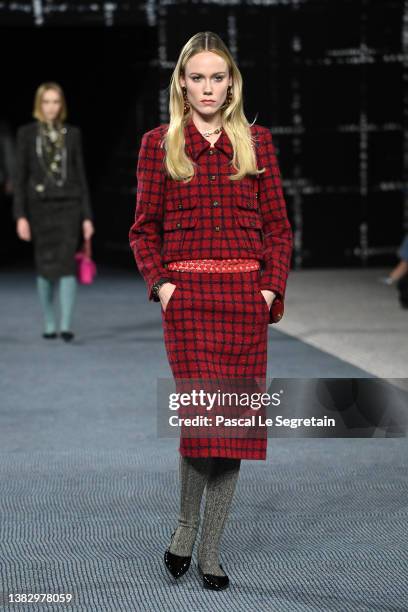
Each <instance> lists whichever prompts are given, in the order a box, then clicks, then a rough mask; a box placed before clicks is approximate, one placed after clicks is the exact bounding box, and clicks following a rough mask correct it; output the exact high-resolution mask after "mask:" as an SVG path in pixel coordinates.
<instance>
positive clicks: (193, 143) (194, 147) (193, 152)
mask: <svg viewBox="0 0 408 612" xmlns="http://www.w3.org/2000/svg"><path fill="white" fill-rule="evenodd" d="M184 135H185V140H186V148H188V150H189V154H190V156H191V157H192V159H194V160H196V159H197V158H198V157H199V155H200V154H201V153H203V152H204V151H207V150H208V149H209V148H210V146H211V143H210V142H209V141H208V140H206V138H204V136H203V135H202V134H201V133H200V132H199V131H198V129H197V128H196V126H195V123H194V121H193V120H192V118H190V120H189V121H188V123H187V124H186V126H185V128H184ZM214 147H215V148H216V149H218V150H219V151H222V152H223V153H225V155H227V157H229V158H230V159H232V155H233V149H232V144H231V141H230V139H229V138H228V136H227V133H226V132H225V131H224V130H222V131H221V134H220V136H219V137H218V139H217V141H216V142H215V143H214Z"/></svg>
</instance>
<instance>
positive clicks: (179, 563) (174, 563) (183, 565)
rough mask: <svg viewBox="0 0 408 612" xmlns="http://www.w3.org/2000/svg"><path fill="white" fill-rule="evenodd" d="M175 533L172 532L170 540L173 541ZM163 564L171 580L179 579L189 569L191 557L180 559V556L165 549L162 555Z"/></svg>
mask: <svg viewBox="0 0 408 612" xmlns="http://www.w3.org/2000/svg"><path fill="white" fill-rule="evenodd" d="M175 533H176V532H175V531H173V533H172V534H171V539H173V536H174V534H175ZM164 563H165V565H166V567H167V569H168V570H169V572H170V574H171V575H172V576H173V578H181V576H183V575H184V574H185V573H186V572H187V571H188V569H189V568H190V563H191V556H190V557H182V556H181V555H175V554H174V553H172V552H170V550H169V548H167V550H166V552H165V553H164Z"/></svg>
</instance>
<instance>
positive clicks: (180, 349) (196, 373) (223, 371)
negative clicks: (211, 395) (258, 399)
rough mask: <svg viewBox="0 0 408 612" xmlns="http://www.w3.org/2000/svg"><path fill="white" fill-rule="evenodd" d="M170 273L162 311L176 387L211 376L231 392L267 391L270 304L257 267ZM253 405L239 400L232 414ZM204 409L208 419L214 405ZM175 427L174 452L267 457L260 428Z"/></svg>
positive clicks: (184, 412)
mask: <svg viewBox="0 0 408 612" xmlns="http://www.w3.org/2000/svg"><path fill="white" fill-rule="evenodd" d="M172 280H173V282H174V284H175V286H176V287H175V289H174V290H173V292H172V294H171V296H170V299H169V300H168V302H167V305H166V310H163V308H162V311H161V313H162V322H163V335H164V342H165V346H166V352H167V356H168V360H169V365H170V367H171V370H172V374H173V377H174V380H175V382H176V389H177V391H178V392H180V393H186V392H188V391H189V390H190V388H196V389H197V391H199V390H201V389H202V390H204V392H205V391H206V390H207V389H208V388H207V387H206V385H207V383H208V384H210V388H209V390H215V389H217V387H218V381H220V388H221V389H223V390H225V386H224V385H225V381H226V380H228V381H230V384H231V387H229V389H230V390H231V391H234V392H237V393H243V392H248V393H251V394H252V393H254V392H255V393H266V383H265V381H266V366H267V350H268V320H269V307H268V304H267V302H266V300H265V298H264V297H263V295H262V293H261V291H260V289H259V288H258V286H259V281H260V270H250V271H247V272H212V273H211V274H203V273H202V272H196V271H185V270H184V271H173V272H172ZM195 383H197V386H196V387H195V386H194V385H195ZM190 385H191V387H190ZM242 386H243V388H242ZM253 412H254V411H253V410H251V409H250V408H248V407H247V406H246V407H244V408H243V409H242V410H240V411H239V412H238V415H239V416H250V414H251V413H253ZM259 412H262V411H258V413H259ZM220 413H221V414H222V415H223V416H224V417H226V418H229V417H232V418H233V417H234V416H237V408H236V406H234V407H232V408H231V407H229V406H225V407H222V408H221V410H220V411H219V412H218V414H220ZM177 414H178V416H179V417H180V418H184V419H185V418H189V417H190V418H194V417H196V416H200V415H202V414H203V410H200V408H199V407H197V406H191V405H187V406H180V408H179V409H178V412H177ZM206 414H207V416H210V415H211V416H212V417H213V418H214V416H213V415H214V410H212V412H211V414H210V413H208V412H207V413H206ZM214 420H215V419H214ZM180 429H181V431H180V446H179V452H180V454H181V455H183V456H185V457H230V458H236V459H239V458H240V459H260V460H265V459H266V453H267V442H268V438H267V428H266V427H262V428H259V427H258V428H256V427H251V428H244V427H241V426H230V427H228V428H227V429H226V430H225V428H224V429H223V428H221V427H219V426H217V427H216V428H215V431H214V430H213V433H214V436H211V435H210V436H209V435H208V432H207V431H205V430H204V431H203V430H202V429H201V428H200V427H194V428H193V429H192V428H184V429H183V428H180Z"/></svg>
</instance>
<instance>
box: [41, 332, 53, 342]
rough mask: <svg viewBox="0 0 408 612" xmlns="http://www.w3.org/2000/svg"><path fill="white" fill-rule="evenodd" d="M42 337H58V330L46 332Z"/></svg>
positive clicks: (48, 338)
mask: <svg viewBox="0 0 408 612" xmlns="http://www.w3.org/2000/svg"><path fill="white" fill-rule="evenodd" d="M42 337H43V338H46V339H47V340H50V339H52V338H56V337H57V333H56V332H44V333H43V335H42Z"/></svg>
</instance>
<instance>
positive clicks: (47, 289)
mask: <svg viewBox="0 0 408 612" xmlns="http://www.w3.org/2000/svg"><path fill="white" fill-rule="evenodd" d="M37 290H38V295H39V296H40V302H41V308H42V311H43V317H44V332H45V333H46V334H52V333H53V332H55V316H54V305H53V300H54V282H53V281H51V280H48V278H45V277H44V276H37Z"/></svg>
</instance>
